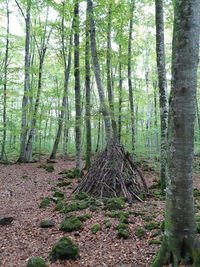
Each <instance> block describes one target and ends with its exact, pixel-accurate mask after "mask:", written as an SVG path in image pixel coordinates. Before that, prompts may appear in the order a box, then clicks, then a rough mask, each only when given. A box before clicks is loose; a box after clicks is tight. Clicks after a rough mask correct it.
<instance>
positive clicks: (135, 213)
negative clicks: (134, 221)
mask: <svg viewBox="0 0 200 267" xmlns="http://www.w3.org/2000/svg"><path fill="white" fill-rule="evenodd" d="M129 214H130V215H134V216H135V217H138V216H142V215H144V212H142V211H132V210H131V211H129Z"/></svg>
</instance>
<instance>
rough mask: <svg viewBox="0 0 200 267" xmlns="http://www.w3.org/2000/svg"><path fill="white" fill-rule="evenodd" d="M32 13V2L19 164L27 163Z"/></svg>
mask: <svg viewBox="0 0 200 267" xmlns="http://www.w3.org/2000/svg"><path fill="white" fill-rule="evenodd" d="M30 13H31V1H30V0H28V1H27V9H26V17H25V24H26V39H25V78H24V95H23V100H22V118H21V137H20V156H19V159H18V161H19V162H26V139H27V132H28V123H27V112H28V92H29V90H30V29H31V22H30Z"/></svg>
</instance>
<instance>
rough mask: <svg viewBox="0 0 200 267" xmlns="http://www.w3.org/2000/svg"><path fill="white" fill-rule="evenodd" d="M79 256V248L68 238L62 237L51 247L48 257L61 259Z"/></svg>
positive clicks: (73, 258)
mask: <svg viewBox="0 0 200 267" xmlns="http://www.w3.org/2000/svg"><path fill="white" fill-rule="evenodd" d="M78 257H79V248H78V246H77V245H76V244H74V243H73V242H72V241H71V240H70V239H69V238H67V237H62V238H61V239H60V240H59V241H58V242H57V243H56V244H55V245H54V246H53V248H52V250H51V252H50V259H51V260H53V261H55V260H57V259H61V260H65V259H66V260H69V259H72V260H76V259H77V258H78Z"/></svg>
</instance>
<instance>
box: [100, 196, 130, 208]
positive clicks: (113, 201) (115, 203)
mask: <svg viewBox="0 0 200 267" xmlns="http://www.w3.org/2000/svg"><path fill="white" fill-rule="evenodd" d="M104 201H105V205H106V208H107V209H108V210H120V209H124V208H125V202H124V200H123V199H122V198H119V197H115V198H107V199H104Z"/></svg>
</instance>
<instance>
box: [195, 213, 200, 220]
mask: <svg viewBox="0 0 200 267" xmlns="http://www.w3.org/2000/svg"><path fill="white" fill-rule="evenodd" d="M195 220H196V222H200V215H199V214H198V215H196V217H195Z"/></svg>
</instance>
